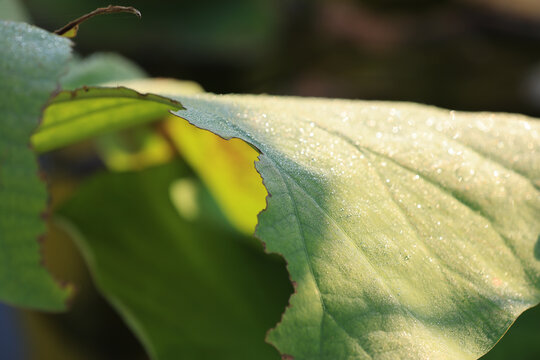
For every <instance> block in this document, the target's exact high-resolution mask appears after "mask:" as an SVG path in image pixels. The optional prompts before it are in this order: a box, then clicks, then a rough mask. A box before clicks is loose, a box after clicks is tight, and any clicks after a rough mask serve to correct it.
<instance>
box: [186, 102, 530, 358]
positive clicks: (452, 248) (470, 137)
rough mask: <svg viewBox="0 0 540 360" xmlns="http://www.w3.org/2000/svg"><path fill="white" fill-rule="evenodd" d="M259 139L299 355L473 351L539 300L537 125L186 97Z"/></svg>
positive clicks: (267, 216)
mask: <svg viewBox="0 0 540 360" xmlns="http://www.w3.org/2000/svg"><path fill="white" fill-rule="evenodd" d="M180 101H182V104H183V105H184V106H185V107H186V108H187V109H188V110H187V111H179V112H177V115H178V116H181V117H183V118H185V119H188V120H189V121H190V122H191V123H192V124H194V125H196V126H198V127H201V128H203V129H208V130H211V131H212V132H214V133H216V134H218V135H219V136H222V137H224V138H227V139H228V138H233V137H238V138H240V139H243V140H245V141H246V142H248V143H250V144H252V145H253V146H255V147H257V148H258V149H259V150H260V152H261V156H260V161H259V162H258V163H257V164H256V167H257V169H258V171H259V172H260V174H261V175H262V177H263V180H264V183H265V185H266V188H267V190H268V192H269V193H270V197H269V198H268V207H267V209H266V210H265V211H264V212H262V213H261V215H260V216H259V224H258V227H257V232H256V234H257V236H258V237H260V238H261V239H262V241H263V242H264V243H265V244H266V247H267V249H268V250H269V251H271V252H276V253H280V254H283V256H284V257H285V259H286V261H287V263H288V269H289V272H290V274H291V278H292V280H293V281H294V282H295V283H296V293H295V294H294V295H293V296H292V297H291V299H290V305H291V306H290V307H289V308H288V309H287V310H286V312H285V314H284V317H283V319H282V321H281V323H280V324H279V325H278V326H277V327H276V328H275V329H274V330H273V331H272V332H271V333H270V334H269V340H270V341H271V342H272V343H273V344H275V345H276V346H277V347H278V349H279V350H280V351H281V353H282V354H284V355H290V356H292V357H294V358H295V359H297V360H299V359H310V360H313V359H362V358H377V359H397V358H411V359H418V358H438V359H444V358H447V359H457V358H464V359H470V358H477V357H479V356H481V355H482V354H484V353H486V352H487V351H488V350H489V349H490V348H491V347H492V346H494V345H495V343H496V342H497V341H498V340H499V338H500V337H501V336H502V335H503V334H504V332H505V331H506V329H507V328H508V327H509V326H510V325H511V324H512V322H513V321H514V320H515V318H516V317H517V316H518V315H519V314H520V313H521V312H523V311H524V310H525V309H527V308H529V307H531V306H533V305H535V304H537V303H538V302H539V300H540V257H539V256H538V253H537V251H536V252H535V246H536V247H537V248H538V246H539V245H538V244H537V242H538V241H539V240H538V235H539V233H540V195H539V193H538V191H537V188H535V185H538V181H539V179H540V158H539V154H538V151H539V149H540V135H539V132H540V126H539V124H538V122H536V121H535V120H533V119H530V118H526V117H522V116H517V115H493V114H467V113H458V112H451V111H446V110H440V109H436V108H433V107H427V106H422V105H415V104H406V103H385V102H362V101H341V100H324V99H300V98H276V97H265V96H214V95H207V94H204V95H200V96H192V97H181V98H180ZM534 184H535V185H534Z"/></svg>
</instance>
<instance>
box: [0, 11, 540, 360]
mask: <svg viewBox="0 0 540 360" xmlns="http://www.w3.org/2000/svg"><path fill="white" fill-rule="evenodd" d="M110 3H111V2H110V1H109V0H107V1H96V0H77V1H70V0H49V1H46V2H45V1H42V0H24V1H20V2H18V3H16V2H15V1H14V0H0V18H9V17H11V18H18V19H23V18H26V19H27V20H28V21H29V22H32V23H35V24H36V25H38V26H40V27H42V28H45V29H48V30H51V31H52V30H54V29H57V28H59V27H61V26H63V25H64V24H65V23H67V22H68V21H70V20H72V19H74V18H77V17H78V16H80V15H82V14H84V13H87V12H89V11H91V10H93V9H95V8H96V7H99V6H106V5H109V4H110ZM17 4H19V5H22V6H19V7H16V6H17ZM115 4H117V5H129V6H134V7H136V8H138V9H139V10H140V11H141V12H142V14H143V16H142V19H141V20H138V19H137V18H136V17H134V16H131V15H129V14H117V15H111V16H103V17H98V18H94V19H91V20H90V21H88V22H87V23H85V24H83V25H82V26H81V29H80V31H79V35H78V37H77V38H76V39H75V44H76V45H75V51H76V52H77V53H79V54H81V55H83V56H87V55H90V54H92V53H95V52H98V51H99V52H115V53H119V54H121V55H123V56H125V57H126V58H128V59H130V60H132V61H133V62H134V63H136V64H138V66H140V69H139V70H136V71H140V73H141V74H142V73H146V74H148V75H149V76H152V77H173V78H178V79H184V80H193V81H196V82H198V83H199V84H201V85H202V87H203V88H204V89H205V90H206V91H210V92H216V93H229V92H236V93H269V94H278V95H302V96H323V97H342V98H351V99H380V100H403V101H415V102H420V103H427V104H432V105H437V106H441V107H446V108H451V109H455V110H475V111H476V110H482V111H504V112H518V113H523V114H528V115H532V116H540V1H538V0H440V1H435V0H432V1H430V0H363V1H331V0H327V1H325V0H318V1H317V0H229V1H223V0H202V1H163V0H153V1H149V0H146V1H145V0H132V1H118V2H116V3H115ZM130 66H131V65H130ZM133 71H135V70H133ZM81 149H82V150H81ZM81 149H79V150H80V152H75V153H72V154H71V156H72V157H71V158H69V157H68V158H66V157H63V156H62V154H56V155H55V157H53V159H52V160H51V159H48V160H47V159H45V160H47V161H53V162H54V164H55V165H54V166H55V167H54V168H55V169H58V168H60V169H63V168H68V167H69V168H70V169H71V170H70V171H72V172H75V173H76V177H77V176H78V177H85V176H86V174H88V173H92V172H93V171H94V170H95V168H96V167H98V168H99V167H100V166H101V164H99V163H97V162H96V159H95V158H94V157H92V156H90V155H88V151H85V149H84V145H83V146H82V148H81ZM74 157H76V158H77V161H73V158H74ZM69 188H70V185H69V184H66V183H64V184H63V185H62V186H60V187H59V188H58V189H57V190H56V191H57V192H58V193H57V196H56V197H57V198H62V194H63V193H68V192H69ZM46 250H47V254H49V255H48V256H49V257H50V258H51V260H50V261H49V262H48V264H50V265H49V266H50V267H51V268H52V270H53V271H54V272H55V273H57V274H59V276H60V277H61V278H62V279H65V280H68V281H72V282H74V283H75V284H76V285H77V287H78V288H79V294H78V296H77V298H76V299H75V300H74V303H73V308H72V311H70V313H68V314H62V315H44V314H37V313H33V312H18V313H14V312H13V311H12V310H10V309H9V308H7V307H0V359H14V360H17V359H26V358H30V359H74V358H77V359H145V358H146V355H145V353H144V350H143V349H142V347H141V346H140V345H139V343H138V342H137V340H136V339H135V338H134V337H133V335H131V333H130V332H129V330H127V329H126V327H125V326H124V325H123V323H122V321H121V320H120V319H119V318H118V316H117V315H115V312H114V311H113V310H112V309H111V308H110V307H109V305H107V303H106V302H105V301H104V300H102V299H101V297H100V296H99V294H98V293H97V292H96V291H95V289H93V287H92V282H91V280H90V277H89V275H88V273H87V270H86V269H85V267H84V266H83V262H82V259H81V258H80V255H78V251H77V250H76V248H75V247H74V245H72V244H71V241H70V240H69V238H67V236H66V235H65V234H62V233H61V231H56V230H54V229H53V232H52V235H50V236H49V239H48V241H47V249H46ZM13 324H15V325H13ZM16 329H18V330H16ZM17 334H18V335H17ZM535 340H536V341H535ZM539 340H540V308H539V307H536V308H535V309H533V310H530V311H528V312H527V313H526V314H525V315H524V316H522V317H520V319H519V320H518V321H517V323H516V325H515V326H514V327H513V328H512V329H511V330H510V332H509V333H508V334H507V336H505V338H504V339H503V340H502V342H501V343H500V344H499V345H498V346H497V347H496V348H495V350H494V351H492V352H491V353H490V354H488V355H487V356H486V357H485V359H508V358H510V357H511V358H514V359H540V341H539Z"/></svg>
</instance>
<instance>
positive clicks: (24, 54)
mask: <svg viewBox="0 0 540 360" xmlns="http://www.w3.org/2000/svg"><path fill="white" fill-rule="evenodd" d="M0 49H2V56H0V94H2V95H1V96H0V300H1V301H4V302H7V303H10V304H14V305H18V306H25V307H32V308H38V309H43V310H61V309H63V308H64V307H65V303H64V301H65V298H66V296H67V295H68V293H69V289H68V288H60V287H59V286H58V284H56V283H55V282H54V280H53V279H52V278H51V276H50V275H49V274H48V272H47V271H46V270H45V268H44V267H43V264H42V263H41V256H40V250H39V244H38V238H39V237H40V236H41V235H43V234H44V233H45V231H46V229H45V224H44V222H43V220H42V219H41V216H43V214H44V213H45V212H46V210H47V193H46V189H45V183H44V182H43V181H42V180H41V179H40V177H39V168H38V164H37V161H36V157H35V155H34V153H33V152H32V149H31V148H30V146H29V142H30V135H31V133H32V132H33V131H34V129H35V128H36V127H37V125H38V123H39V119H40V117H41V112H42V108H43V106H44V104H45V103H46V102H47V100H48V99H49V98H50V96H51V95H52V93H53V92H54V91H55V89H56V88H57V87H58V83H57V82H58V79H59V78H60V76H61V74H62V73H63V71H64V69H65V67H66V65H67V63H68V60H69V57H70V42H69V41H68V40H66V39H62V38H60V37H58V36H53V35H51V34H49V33H47V32H46V31H44V30H41V29H38V28H35V27H33V26H29V25H25V24H19V23H12V22H3V21H1V22H0Z"/></svg>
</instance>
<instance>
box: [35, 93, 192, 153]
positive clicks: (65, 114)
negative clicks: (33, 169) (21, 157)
mask: <svg viewBox="0 0 540 360" xmlns="http://www.w3.org/2000/svg"><path fill="white" fill-rule="evenodd" d="M181 108H182V105H181V104H180V103H179V102H177V101H175V100H170V99H167V98H164V97H162V96H158V95H151V94H140V93H138V92H136V91H134V90H131V89H127V88H97V87H90V88H89V87H84V88H82V89H77V90H73V91H64V92H61V93H60V94H58V95H57V96H56V97H55V98H54V99H53V100H52V101H51V105H50V106H49V107H48V108H47V109H46V110H45V115H44V121H43V123H42V124H41V126H40V127H39V128H38V130H37V131H36V133H35V134H34V135H33V136H32V139H31V140H32V145H33V147H34V149H35V150H36V151H37V152H44V151H50V150H53V149H56V148H59V147H62V146H65V145H69V144H72V143H75V142H77V141H80V140H83V139H86V138H88V137H91V136H96V135H99V134H104V133H108V132H112V131H117V130H121V129H124V128H127V127H130V126H134V125H139V124H144V123H147V122H150V121H154V120H159V119H160V118H161V117H163V115H164V114H166V113H167V111H168V110H169V109H181Z"/></svg>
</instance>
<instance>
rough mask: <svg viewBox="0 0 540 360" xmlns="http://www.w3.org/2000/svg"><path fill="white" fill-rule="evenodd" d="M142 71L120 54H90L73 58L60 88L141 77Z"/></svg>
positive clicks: (72, 88)
mask: <svg viewBox="0 0 540 360" xmlns="http://www.w3.org/2000/svg"><path fill="white" fill-rule="evenodd" d="M145 76H146V74H145V73H144V71H143V70H142V69H141V68H140V67H139V66H137V65H136V64H134V63H133V62H131V61H129V60H128V59H126V58H123V57H122V56H120V55H117V54H113V53H97V54H92V55H90V56H89V57H87V58H85V59H74V60H73V61H71V63H70V64H69V71H68V73H67V74H66V75H65V76H63V77H62V79H61V82H62V88H63V89H64V90H74V89H76V88H78V87H81V86H83V85H85V86H90V85H100V84H103V83H110V82H120V81H125V80H131V79H137V78H143V77H145Z"/></svg>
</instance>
